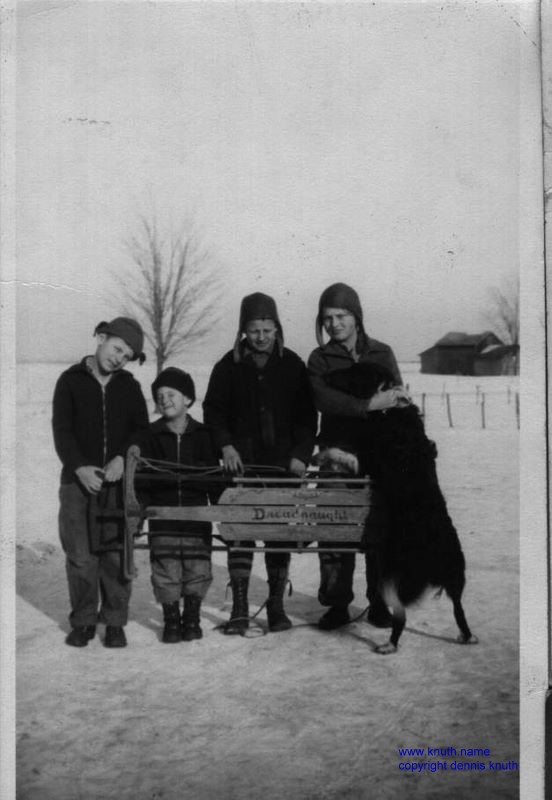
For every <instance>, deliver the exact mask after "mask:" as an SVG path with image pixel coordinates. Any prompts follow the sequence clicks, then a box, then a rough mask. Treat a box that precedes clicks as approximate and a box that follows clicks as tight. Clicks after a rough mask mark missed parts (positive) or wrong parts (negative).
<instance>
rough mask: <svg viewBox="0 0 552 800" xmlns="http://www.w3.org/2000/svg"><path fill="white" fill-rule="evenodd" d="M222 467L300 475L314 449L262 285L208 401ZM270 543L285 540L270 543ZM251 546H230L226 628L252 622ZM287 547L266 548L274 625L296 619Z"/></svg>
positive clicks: (309, 409) (297, 372)
mask: <svg viewBox="0 0 552 800" xmlns="http://www.w3.org/2000/svg"><path fill="white" fill-rule="evenodd" d="M203 411H204V420H205V422H206V424H207V425H208V426H209V427H210V428H211V430H212V433H213V437H214V441H215V444H216V446H217V447H218V448H219V450H220V452H221V454H222V460H223V464H224V466H225V468H226V469H227V470H228V471H229V472H230V473H232V474H240V473H242V472H243V470H244V466H245V465H247V464H255V465H266V466H278V467H283V468H284V469H285V470H286V471H288V472H289V473H291V474H292V475H298V476H301V475H302V474H303V473H304V471H305V469H306V465H307V464H308V462H309V460H310V457H311V455H312V451H313V448H314V440H315V435H316V411H315V409H314V405H313V401H312V395H311V389H310V384H309V380H308V376H307V371H306V367H305V365H304V363H303V362H302V361H301V359H300V358H299V356H298V355H296V354H295V353H294V352H292V351H291V350H289V349H288V348H287V347H284V337H283V330H282V325H281V323H280V319H279V316H278V311H277V308H276V303H275V302H274V299H273V298H272V297H270V296H269V295H266V294H263V293H261V292H255V293H254V294H250V295H247V296H246V297H244V298H243V300H242V303H241V308H240V317H239V325H238V333H237V336H236V340H235V342H234V347H233V349H232V350H230V351H229V352H228V353H226V355H225V356H223V358H222V359H221V360H220V361H219V362H218V363H217V364H215V366H214V368H213V370H212V373H211V376H210V379H209V385H208V388H207V393H206V395H205V400H204V403H203ZM266 545H267V546H269V547H280V548H285V547H288V546H289V544H288V543H282V542H280V543H274V542H267V543H266ZM252 561H253V553H248V552H239V553H230V554H229V557H228V568H229V573H230V584H231V587H232V595H233V607H232V612H231V617H230V621H229V623H228V624H227V625H226V627H225V633H227V634H241V635H243V634H244V632H245V630H246V628H247V627H248V611H249V607H248V599H247V593H248V585H249V576H250V573H251V566H252ZM289 562H290V554H289V553H288V552H281V553H265V563H266V569H267V575H268V585H269V598H268V601H267V617H268V625H269V629H270V630H271V631H274V632H277V631H282V630H286V629H287V628H289V627H290V626H291V622H290V620H289V619H288V617H287V616H286V614H285V612H284V609H283V596H284V590H285V586H286V583H287V578H288V570H289Z"/></svg>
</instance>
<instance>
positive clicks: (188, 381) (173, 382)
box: [151, 367, 196, 406]
mask: <svg viewBox="0 0 552 800" xmlns="http://www.w3.org/2000/svg"><path fill="white" fill-rule="evenodd" d="M161 386H166V387H167V388H169V389H176V390H177V391H178V392H180V393H181V394H183V395H185V396H186V397H188V398H189V399H190V400H191V401H192V402H191V403H190V406H191V405H193V403H194V402H195V399H196V393H195V386H194V382H193V380H192V376H191V375H188V373H187V372H184V370H183V369H178V367H167V369H164V370H162V371H161V372H160V373H159V375H158V376H157V378H156V379H155V380H154V382H153V383H152V385H151V393H152V395H153V399H154V401H155V402H156V403H157V391H158V390H159V389H160V388H161Z"/></svg>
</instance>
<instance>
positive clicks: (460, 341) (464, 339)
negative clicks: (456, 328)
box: [434, 331, 497, 347]
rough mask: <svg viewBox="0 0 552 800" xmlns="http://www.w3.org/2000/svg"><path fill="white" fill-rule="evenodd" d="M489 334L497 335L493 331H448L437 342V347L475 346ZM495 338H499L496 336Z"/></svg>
mask: <svg viewBox="0 0 552 800" xmlns="http://www.w3.org/2000/svg"><path fill="white" fill-rule="evenodd" d="M487 336H495V334H494V333H493V332H492V331H484V332H483V333H456V332H451V333H446V334H445V335H444V336H443V337H442V338H441V339H439V340H438V341H437V342H435V345H434V346H435V347H458V346H461V347H474V346H475V345H477V344H479V342H480V341H482V340H483V339H485V337H487ZM495 338H497V337H496V336H495Z"/></svg>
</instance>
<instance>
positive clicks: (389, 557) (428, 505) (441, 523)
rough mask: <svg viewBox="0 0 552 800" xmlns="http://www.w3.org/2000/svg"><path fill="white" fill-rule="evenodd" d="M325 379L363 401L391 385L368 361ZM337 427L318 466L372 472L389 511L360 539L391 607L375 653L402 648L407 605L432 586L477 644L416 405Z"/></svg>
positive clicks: (431, 450)
mask: <svg viewBox="0 0 552 800" xmlns="http://www.w3.org/2000/svg"><path fill="white" fill-rule="evenodd" d="M326 381H327V383H328V385H329V386H332V387H333V388H335V389H340V390H341V391H343V392H346V393H348V394H351V395H353V396H355V397H358V398H365V399H369V398H371V397H372V396H373V395H374V394H376V392H377V391H378V389H379V388H384V389H387V388H392V386H393V377H392V375H391V373H390V372H389V371H388V370H387V369H386V368H384V367H381V366H378V365H373V364H367V363H358V364H354V365H353V366H351V367H350V368H349V369H346V370H337V371H334V372H330V373H328V374H327V375H326ZM330 424H331V423H330ZM335 428H336V430H335V431H334V432H333V434H332V432H331V431H330V435H329V436H327V437H326V438H328V439H329V440H330V441H333V442H337V443H338V445H340V447H339V448H334V447H332V448H329V449H328V450H327V451H322V452H321V453H320V454H319V456H318V459H317V460H318V462H319V464H323V465H324V467H323V468H325V469H328V468H332V465H333V468H334V469H335V468H337V469H340V470H341V471H343V472H345V473H347V472H348V473H349V474H351V473H352V472H358V473H360V474H361V475H369V476H370V477H371V478H372V479H373V481H374V483H375V484H376V485H377V486H378V488H379V491H380V492H381V493H382V495H383V498H384V500H385V502H386V505H387V509H388V513H389V531H388V532H387V533H386V535H385V536H383V538H382V537H381V536H379V537H374V536H373V526H371V525H370V514H369V515H368V518H367V520H366V524H365V529H364V535H363V540H362V546H363V549H365V550H366V552H367V556H368V557H369V558H374V559H376V563H377V565H378V574H379V582H380V584H381V587H380V588H381V590H382V593H383V595H384V597H385V598H386V600H387V602H388V604H389V605H390V606H391V610H392V626H391V637H390V639H389V641H388V642H387V643H386V644H383V645H380V646H379V647H377V648H376V650H377V652H378V653H393V652H395V651H396V649H397V644H398V641H399V638H400V636H401V633H402V631H403V629H404V626H405V622H406V613H405V607H406V606H408V605H410V604H412V603H413V602H415V601H416V600H417V599H418V598H419V597H420V596H421V595H422V594H423V592H424V591H425V590H426V589H427V588H429V587H435V588H437V589H438V590H439V591H442V590H443V589H444V590H445V592H446V593H447V594H448V596H449V597H450V599H451V600H452V603H453V607H454V617H455V619H456V622H457V624H458V627H459V629H460V635H459V636H458V639H457V641H458V642H460V643H462V644H467V643H475V642H477V638H476V637H475V636H473V635H472V633H471V631H470V629H469V627H468V624H467V622H466V617H465V614H464V610H463V608H462V603H461V597H462V592H463V589H464V585H465V560H464V554H463V552H462V548H461V546H460V541H459V539H458V534H457V532H456V529H455V527H454V525H453V523H452V521H451V519H450V516H449V514H448V511H447V506H446V503H445V499H444V497H443V495H442V493H441V490H440V488H439V483H438V480H437V472H436V466H435V459H436V456H437V451H436V448H435V444H434V443H433V442H431V441H430V440H429V439H428V438H427V436H426V434H425V430H424V424H423V420H422V417H421V415H420V412H419V410H418V408H417V406H415V405H414V404H413V403H410V402H407V403H406V404H403V405H401V406H400V407H399V406H398V407H394V408H390V409H387V410H385V411H373V412H370V413H369V414H368V415H367V417H366V418H365V419H361V418H353V417H347V418H346V417H340V418H339V419H338V420H335ZM351 453H352V454H353V458H351ZM354 456H356V459H355V458H354ZM355 462H356V463H355Z"/></svg>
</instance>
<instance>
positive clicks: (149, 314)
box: [116, 215, 219, 372]
mask: <svg viewBox="0 0 552 800" xmlns="http://www.w3.org/2000/svg"><path fill="white" fill-rule="evenodd" d="M124 246H125V250H126V252H127V254H128V256H129V269H128V271H127V273H126V274H125V275H123V276H121V277H118V276H116V282H117V284H118V286H119V289H120V292H121V295H122V298H123V303H124V305H125V313H128V314H129V315H131V316H135V317H136V318H137V319H138V320H139V321H140V323H141V325H142V327H143V329H144V335H145V338H146V340H147V342H148V343H149V344H150V346H151V347H152V349H153V350H154V352H155V358H156V362H157V371H158V372H160V371H161V370H162V369H163V366H164V364H165V362H166V361H167V360H168V359H169V358H172V357H174V356H175V355H178V353H179V352H181V351H182V349H183V348H184V347H185V345H186V344H188V343H189V342H190V341H191V340H193V339H197V338H199V337H200V336H202V335H204V334H205V333H207V332H208V331H209V330H210V329H211V327H212V325H213V323H214V321H215V320H216V316H217V315H216V311H215V309H216V308H217V307H218V304H217V300H218V294H219V293H218V291H217V284H218V275H217V274H216V272H215V270H214V268H213V262H212V259H211V257H210V254H209V252H208V251H207V250H206V249H205V248H203V247H201V245H200V242H199V241H198V237H197V235H196V233H195V232H194V230H193V228H192V226H191V225H190V224H188V225H184V226H183V227H182V229H181V230H179V231H174V230H172V231H169V232H168V234H164V233H163V232H162V231H161V229H160V226H159V224H158V222H157V220H156V219H155V217H154V216H151V217H146V216H143V215H139V216H138V226H137V232H136V233H133V234H132V235H131V236H130V237H129V238H128V239H127V240H125V242H124Z"/></svg>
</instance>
